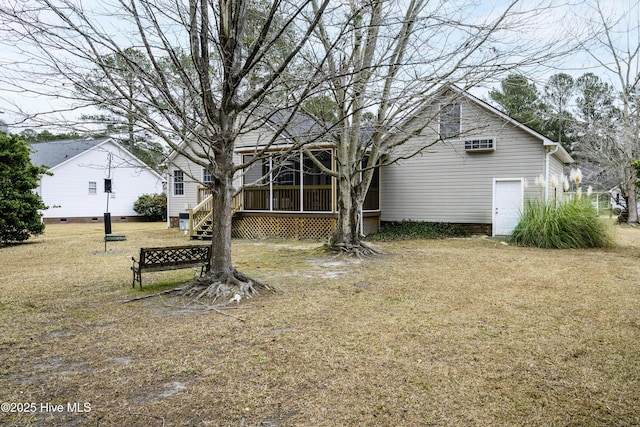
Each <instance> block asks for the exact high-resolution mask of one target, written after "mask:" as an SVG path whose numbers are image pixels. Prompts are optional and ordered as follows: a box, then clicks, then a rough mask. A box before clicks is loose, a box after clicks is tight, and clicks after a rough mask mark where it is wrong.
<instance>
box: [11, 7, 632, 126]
mask: <svg viewBox="0 0 640 427" xmlns="http://www.w3.org/2000/svg"><path fill="white" fill-rule="evenodd" d="M400 1H403V0H400ZM455 1H456V0H454V1H451V2H449V5H453V4H455ZM540 1H541V2H543V3H546V4H547V6H549V7H546V8H545V9H544V10H541V11H540V13H538V14H536V18H533V19H529V20H528V21H527V22H526V28H524V26H523V31H522V34H521V37H523V38H526V37H533V38H534V39H535V41H536V42H543V41H545V40H552V39H554V38H558V37H560V38H561V39H564V41H566V42H571V41H572V40H573V37H572V36H573V35H576V36H578V35H580V33H581V32H584V30H586V29H588V28H589V25H590V24H589V21H590V20H593V19H594V15H593V9H592V8H590V7H588V6H589V5H585V4H582V2H578V0H575V1H574V0H567V1H568V3H567V2H562V3H563V4H561V2H560V1H556V0H547V1H545V0H540ZM101 2H102V0H84V1H83V2H82V5H83V7H84V8H85V9H86V10H91V8H92V7H98V5H99V4H101ZM459 2H460V3H465V4H469V2H468V1H462V0H460V1H459ZM507 3H508V0H486V1H479V2H478V4H479V7H478V8H477V9H476V11H475V13H477V14H478V15H477V16H478V17H479V18H478V19H482V16H486V17H487V18H490V17H491V16H492V14H495V13H497V12H498V11H500V10H502V9H503V8H504V7H505V5H506V4H507ZM521 3H522V4H521V5H519V6H518V7H521V8H527V7H531V4H533V1H532V0H523V1H522V2H521ZM587 3H590V4H591V5H593V4H595V0H587ZM637 3H638V1H637V0H636V1H631V0H601V1H600V2H599V4H600V6H601V9H602V10H603V11H604V14H605V16H606V17H607V18H608V19H612V20H618V19H622V21H620V22H619V24H620V25H621V27H620V28H625V27H626V28H634V31H633V32H625V31H622V32H620V33H615V37H616V43H619V44H620V47H626V46H629V45H630V46H637V45H638V44H640V37H639V36H638V28H637V27H638V25H639V22H640V15H639V12H638V4H637ZM0 7H2V6H0ZM626 9H634V10H633V12H631V13H629V12H626V13H625V10H626ZM483 14H484V15H483ZM112 18H113V20H110V19H106V18H103V19H101V25H103V26H104V27H112V28H115V27H116V26H117V22H118V19H120V18H119V17H117V16H114V17H112ZM50 19H52V20H53V19H54V18H50ZM2 24H3V21H2V16H1V14H0V26H1V25H2ZM525 30H526V31H525ZM118 37H121V38H122V37H124V35H123V33H119V35H118ZM588 49H589V51H590V52H591V53H592V54H593V55H594V56H596V57H597V58H599V59H600V60H601V61H602V62H607V61H606V58H607V55H606V53H605V52H603V51H602V50H601V46H600V47H599V46H597V45H593V44H592V45H590V46H588ZM30 52H33V50H32V49H31V48H30V46H29V45H27V44H25V43H24V42H23V41H20V40H10V39H9V38H8V37H6V36H5V34H3V33H2V32H0V112H1V113H0V120H3V121H4V122H6V123H9V125H10V126H11V128H10V129H11V131H12V132H16V133H17V132H19V131H20V130H21V129H23V128H24V127H25V126H26V127H33V128H35V129H36V130H42V129H45V128H46V129H48V130H52V129H53V131H54V132H55V131H56V129H55V127H53V125H50V124H47V125H46V127H44V128H37V127H36V126H37V123H38V121H37V120H36V121H34V120H27V121H26V122H23V120H24V116H23V115H21V114H18V111H17V110H18V109H20V110H22V111H23V112H24V113H27V114H29V115H37V114H42V115H43V116H41V117H44V118H46V121H47V122H54V123H61V122H64V121H73V120H75V118H77V117H78V116H79V115H80V113H81V112H80V111H79V110H73V108H74V107H75V105H74V102H73V101H72V100H70V99H67V98H66V97H65V96H63V92H64V86H60V85H58V86H56V87H55V88H54V89H53V90H50V89H49V88H47V89H46V91H48V92H51V94H50V96H44V95H37V94H36V93H34V92H30V91H23V90H17V89H16V87H15V85H14V84H13V82H12V81H13V80H14V79H15V78H16V77H17V76H18V75H19V73H18V72H17V71H16V70H15V69H14V68H15V66H14V64H15V63H16V62H22V63H25V62H26V61H28V62H30V63H31V64H33V60H32V59H27V58H28V56H29V53H30ZM53 54H54V55H55V56H57V57H60V56H64V52H54V53H53ZM36 66H37V64H36ZM634 67H635V70H634V71H633V72H634V73H635V74H637V72H638V64H637V62H636V63H635V64H634ZM23 68H24V67H23ZM521 71H522V72H523V73H525V75H527V76H528V77H530V78H532V79H533V81H535V82H536V83H537V84H538V86H539V87H541V86H542V85H543V84H544V82H545V79H546V78H548V76H550V75H552V74H554V73H557V72H566V73H568V74H571V75H572V76H574V77H575V78H577V77H579V76H580V75H582V74H583V73H585V72H588V71H589V72H595V73H596V74H598V75H600V76H601V77H602V78H603V79H604V80H605V81H608V82H610V83H613V84H614V85H615V86H619V84H618V82H616V79H615V77H614V76H612V75H611V74H610V73H608V72H607V71H606V69H605V68H604V67H603V64H602V63H598V60H597V59H594V58H593V56H592V55H589V54H588V53H586V52H585V51H578V50H575V51H574V53H573V54H571V55H567V56H565V57H563V58H562V59H560V60H556V61H554V62H553V63H544V64H540V65H539V66H536V67H535V68H530V69H525V70H521ZM24 76H27V77H26V79H23V80H22V81H23V82H28V81H29V76H28V74H25V75H23V77H24ZM504 77H506V75H505V76H504ZM498 83H499V82H498V81H495V82H492V83H490V84H488V85H485V86H482V87H477V88H476V89H474V90H473V91H472V92H473V94H474V95H476V96H479V97H480V98H485V99H486V97H487V96H486V94H487V92H488V90H489V89H490V88H491V85H492V84H493V85H494V86H497V84H498ZM25 86H27V88H29V87H32V88H33V87H34V86H32V85H31V84H30V83H25ZM36 90H37V89H36ZM92 111H93V110H91V112H92Z"/></svg>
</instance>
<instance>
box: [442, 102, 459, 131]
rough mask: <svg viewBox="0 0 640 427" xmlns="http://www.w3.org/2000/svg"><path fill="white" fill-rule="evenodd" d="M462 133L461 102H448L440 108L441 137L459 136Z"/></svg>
mask: <svg viewBox="0 0 640 427" xmlns="http://www.w3.org/2000/svg"><path fill="white" fill-rule="evenodd" d="M459 135H460V104H447V105H444V106H442V107H441V109H440V138H442V139H450V138H457V137H458V136H459Z"/></svg>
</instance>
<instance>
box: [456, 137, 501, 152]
mask: <svg viewBox="0 0 640 427" xmlns="http://www.w3.org/2000/svg"><path fill="white" fill-rule="evenodd" d="M464 149H465V150H466V151H480V152H482V151H495V149H496V146H495V143H494V139H493V138H483V139H470V140H467V141H465V142H464Z"/></svg>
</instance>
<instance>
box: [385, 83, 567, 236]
mask: <svg viewBox="0 0 640 427" xmlns="http://www.w3.org/2000/svg"><path fill="white" fill-rule="evenodd" d="M421 119H422V120H424V121H425V122H430V123H432V124H431V125H429V126H426V127H425V128H424V129H423V130H422V132H421V134H420V135H419V136H416V137H414V138H413V139H412V140H410V141H409V142H408V143H406V144H405V145H404V146H402V148H401V149H400V150H398V151H397V152H396V153H394V154H395V155H397V156H402V155H403V154H409V153H412V152H414V151H416V150H418V149H419V148H420V147H427V148H426V149H424V150H423V151H422V152H421V153H420V154H418V155H416V156H413V157H411V158H408V159H405V160H400V161H398V162H397V163H394V164H392V165H390V166H387V167H385V168H384V169H383V171H382V177H381V206H380V208H381V220H382V221H401V220H414V221H429V222H449V223H456V224H466V225H476V226H479V228H480V229H483V230H484V231H485V232H487V233H490V234H491V235H494V236H495V235H508V234H510V233H511V232H512V231H513V228H514V227H515V225H516V224H517V221H518V218H519V216H520V213H521V212H522V209H523V207H524V200H525V198H526V197H539V198H542V199H545V200H548V199H549V198H550V197H554V196H556V195H554V194H553V192H554V191H555V190H554V189H552V188H551V186H550V185H545V187H544V188H543V187H541V186H539V185H536V184H534V183H535V182H536V180H539V178H538V177H541V178H542V179H543V181H544V182H545V183H547V184H548V183H549V182H550V180H551V177H552V176H554V175H555V176H557V175H558V174H562V173H563V169H564V165H565V164H568V163H571V162H573V159H572V158H571V156H570V155H569V154H568V153H567V152H566V150H564V149H563V148H562V146H561V145H560V144H559V143H556V142H553V141H551V140H549V139H548V138H545V137H544V136H543V135H541V134H539V133H537V132H535V131H534V130H532V129H530V128H528V127H527V126H525V125H523V124H522V123H519V122H517V121H516V120H514V119H512V118H510V117H508V116H506V115H505V114H503V113H502V112H500V111H499V110H497V109H495V108H494V107H492V106H490V105H489V104H487V103H485V102H483V101H481V100H479V99H478V98H475V97H473V96H472V95H469V94H468V93H465V92H462V91H458V90H455V89H451V90H450V92H448V93H446V94H444V95H443V96H442V97H441V98H439V101H437V102H434V103H433V104H431V105H429V106H427V107H426V108H425V109H423V110H422V111H421V112H419V113H418V114H417V115H416V116H415V118H413V119H412V120H418V121H419V120H421ZM559 191H560V192H561V190H559ZM557 196H561V193H559V194H558V195H557Z"/></svg>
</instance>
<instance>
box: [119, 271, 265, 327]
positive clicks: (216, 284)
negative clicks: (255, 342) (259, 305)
mask: <svg viewBox="0 0 640 427" xmlns="http://www.w3.org/2000/svg"><path fill="white" fill-rule="evenodd" d="M261 291H267V292H271V293H275V292H276V289H275V288H274V287H272V286H270V285H268V284H266V283H264V282H261V281H259V280H256V279H252V278H249V277H247V276H246V275H244V274H242V273H240V272H239V271H237V270H235V269H233V270H231V272H230V273H229V274H224V273H209V274H207V275H205V276H202V277H197V278H195V279H193V280H192V281H191V282H189V283H186V284H184V285H181V286H178V287H177V288H173V289H168V290H165V291H162V292H157V293H155V294H149V295H143V296H140V297H136V298H131V299H128V300H124V301H122V302H123V303H127V302H133V301H139V300H142V299H147V298H154V297H159V296H163V295H167V294H174V295H177V296H182V297H188V298H190V299H189V301H188V302H187V303H186V304H185V305H184V307H189V306H194V305H196V304H198V305H199V306H200V307H201V308H202V307H204V308H205V309H207V310H212V311H215V312H218V313H220V314H224V315H225V316H230V317H236V316H231V315H229V314H226V313H222V312H221V311H220V310H221V309H224V308H225V307H226V306H228V305H229V304H231V303H233V302H235V303H236V304H238V303H240V301H242V300H244V299H249V298H252V297H254V296H258V295H260V292H261ZM203 299H207V302H206V303H205V302H204V301H201V300H203ZM218 300H220V302H218V304H216V305H215V306H214V305H213V304H215V303H216V302H217V301H218ZM238 319H239V320H242V321H244V319H242V318H239V317H238Z"/></svg>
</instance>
